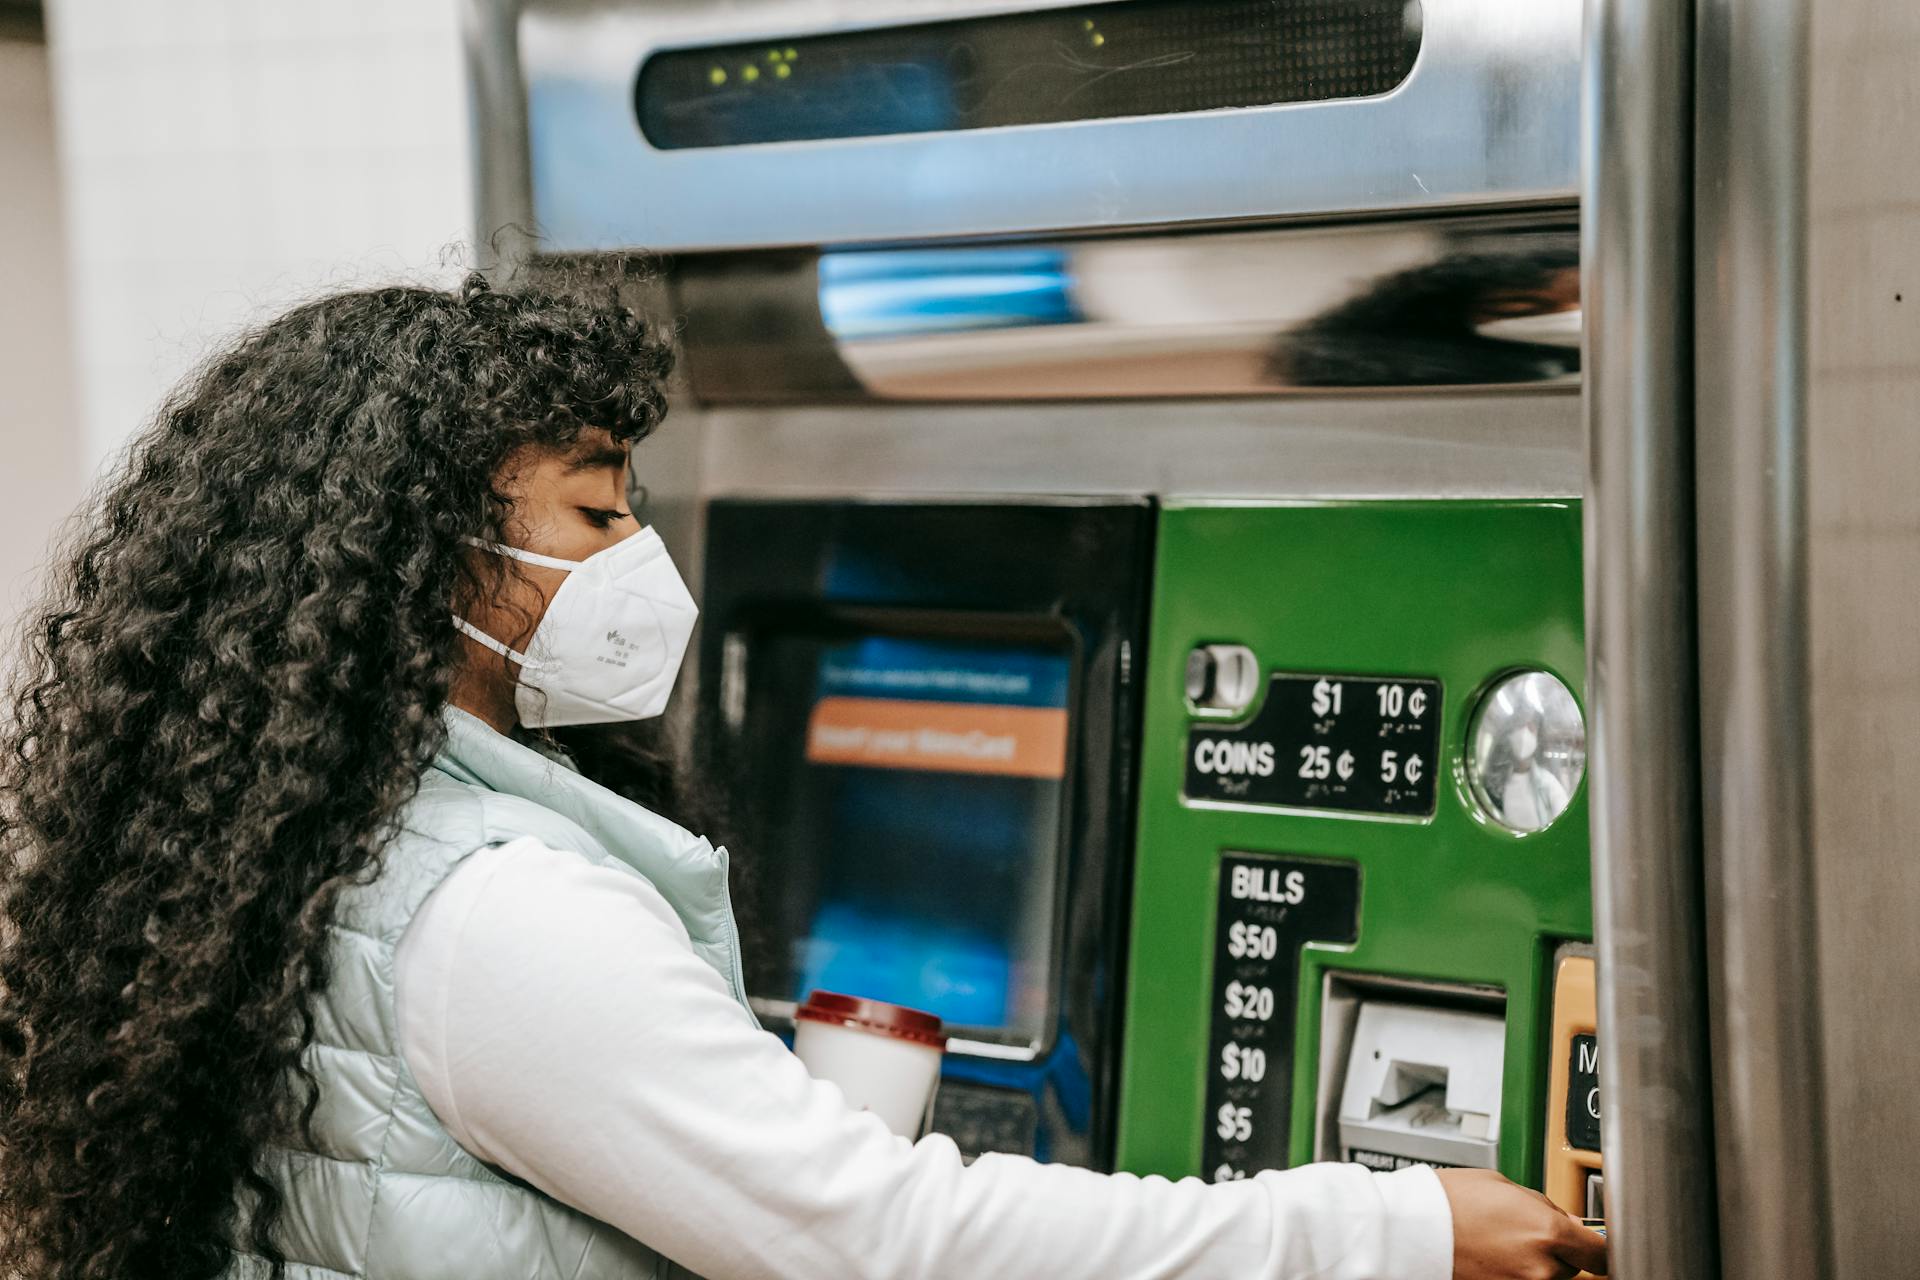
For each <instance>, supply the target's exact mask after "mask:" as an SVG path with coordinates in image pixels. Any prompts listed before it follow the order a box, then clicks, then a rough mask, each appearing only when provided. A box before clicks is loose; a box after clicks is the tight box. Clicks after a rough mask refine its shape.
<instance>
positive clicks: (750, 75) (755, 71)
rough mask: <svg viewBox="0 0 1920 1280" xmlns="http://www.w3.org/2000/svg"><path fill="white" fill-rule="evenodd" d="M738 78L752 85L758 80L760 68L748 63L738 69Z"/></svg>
mask: <svg viewBox="0 0 1920 1280" xmlns="http://www.w3.org/2000/svg"><path fill="white" fill-rule="evenodd" d="M740 78H741V79H742V80H745V81H746V82H747V83H748V84H752V83H753V82H754V81H755V80H758V79H759V78H760V68H758V67H756V66H754V65H753V64H752V63H751V62H749V63H748V64H747V65H746V66H744V67H742V68H740Z"/></svg>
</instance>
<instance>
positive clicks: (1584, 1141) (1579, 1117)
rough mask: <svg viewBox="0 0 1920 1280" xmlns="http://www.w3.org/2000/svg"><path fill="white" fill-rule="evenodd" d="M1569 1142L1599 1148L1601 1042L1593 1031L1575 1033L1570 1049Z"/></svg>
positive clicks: (1585, 1147) (1582, 1147)
mask: <svg viewBox="0 0 1920 1280" xmlns="http://www.w3.org/2000/svg"><path fill="white" fill-rule="evenodd" d="M1567 1055H1568V1061H1567V1145H1568V1146H1570V1147H1576V1148H1578V1149H1579V1150H1581V1151H1598V1150H1599V1149H1600V1045H1599V1042H1598V1041H1597V1040H1595V1039H1594V1038H1593V1037H1592V1036H1590V1035H1582V1036H1575V1037H1574V1038H1573V1047H1572V1048H1571V1049H1569V1050H1568V1051H1567Z"/></svg>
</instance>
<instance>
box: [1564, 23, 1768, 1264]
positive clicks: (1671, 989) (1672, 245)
mask: <svg viewBox="0 0 1920 1280" xmlns="http://www.w3.org/2000/svg"><path fill="white" fill-rule="evenodd" d="M1587 13H1588V20H1587V32H1588V43H1589V53H1588V57H1587V59H1586V64H1587V65H1586V69H1585V74H1586V99H1587V110H1586V112H1585V114H1584V117H1583V120H1584V126H1583V127H1584V130H1585V137H1584V140H1583V142H1584V147H1585V151H1586V163H1585V165H1584V166H1583V172H1584V174H1585V176H1586V188H1585V190H1583V191H1582V193H1581V207H1582V209H1583V210H1584V211H1585V214H1586V223H1585V227H1584V228H1583V230H1584V237H1583V240H1582V244H1581V248H1582V265H1583V267H1584V268H1585V271H1586V277H1585V280H1584V282H1583V284H1582V292H1583V297H1584V303H1585V307H1586V310H1587V313H1588V325H1587V355H1588V358H1589V360H1590V361H1591V367H1590V369H1589V371H1588V375H1587V385H1586V394H1585V401H1586V413H1587V450H1588V453H1587V501H1586V504H1585V506H1584V508H1583V511H1584V515H1585V519H1586V539H1585V552H1586V569H1587V573H1586V579H1587V581H1586V589H1587V611H1586V617H1587V687H1586V698H1587V715H1588V733H1589V738H1590V744H1589V747H1588V750H1589V751H1590V752H1591V754H1592V757H1593V777H1592V780H1591V783H1590V784H1589V797H1590V802H1589V804H1588V814H1589V821H1590V823H1591V826H1592V831H1593V917H1594V920H1593V923H1594V936H1595V938H1596V940H1597V942H1598V945H1599V953H1600V968H1599V972H1600V999H1599V1014H1600V1078H1601V1079H1602V1080H1603V1081H1605V1082H1606V1083H1605V1088H1606V1091H1607V1105H1606V1110H1605V1113H1604V1115H1603V1116H1602V1118H1601V1128H1602V1135H1603V1136H1602V1145H1603V1146H1604V1148H1605V1149H1606V1153H1607V1211H1608V1213H1609V1215H1610V1216H1611V1219H1612V1224H1613V1225H1612V1230H1611V1231H1610V1232H1609V1234H1608V1248H1609V1251H1610V1258H1609V1261H1610V1263H1611V1266H1612V1274H1613V1275H1615V1276H1617V1277H1621V1280H1669V1278H1672V1277H1682V1276H1687V1277H1691V1276H1717V1275H1719V1274H1721V1273H1720V1267H1719V1263H1718V1256H1717V1255H1718V1245H1719V1234H1720V1233H1719V1231H1718V1229H1717V1227H1718V1223H1717V1221H1716V1214H1715V1206H1714V1196H1713V1180H1714V1165H1713V1151H1712V1142H1713V1138H1712V1125H1711V1121H1710V1119H1709V1117H1710V1115H1711V1112H1712V1109H1713V1100H1712V1082H1711V1077H1710V1066H1709V1057H1708V1035H1707V992H1706V982H1705V977H1704V969H1705V955H1706V946H1705V931H1706V930H1705V911H1704V907H1703V903H1702V884H1701V876H1702V860H1701V846H1700V796H1699V777H1700V737H1699V731H1700V730H1699V719H1698V712H1699V706H1700V693H1699V679H1700V670H1699V666H1698V663H1697V655H1696V651H1695V648H1694V643H1693V640H1694V634H1695V633H1694V626H1695V619H1696V616H1697V615H1696V608H1695V594H1694V574H1693V570H1694V543H1693V537H1694V530H1695V518H1694V488H1693V467H1694V439H1693V431H1692V426H1693V415H1694V411H1695V401H1694V388H1693V366H1692V354H1693V336H1694V335H1693V316H1694V297H1693V289H1692V284H1693V271H1694V259H1693V245H1692V234H1691V232H1692V225H1693V204H1692V197H1693V193H1694V190H1695V186H1694V178H1695V174H1694V171H1693V168H1692V164H1691V159H1692V157H1691V154H1690V143H1691V140H1692V136H1693V135H1692V124H1693V72H1694V49H1693V34H1694V24H1693V19H1694V12H1693V5H1692V4H1687V3H1681V4H1675V3H1672V2H1671V0H1589V2H1588V6H1587ZM1768 1211H1769V1212H1770V1211H1771V1207H1769V1210H1768ZM1731 1226H1732V1229H1733V1230H1736V1231H1745V1230H1749V1229H1750V1228H1749V1225H1748V1224H1747V1223H1744V1222H1736V1223H1733V1224H1731ZM1729 1274H1730V1275H1731V1274H1734V1273H1729Z"/></svg>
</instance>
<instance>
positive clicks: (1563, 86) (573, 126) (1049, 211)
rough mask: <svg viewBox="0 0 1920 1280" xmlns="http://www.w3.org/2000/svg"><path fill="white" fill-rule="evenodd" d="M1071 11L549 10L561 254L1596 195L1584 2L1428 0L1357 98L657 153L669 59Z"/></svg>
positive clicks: (533, 70)
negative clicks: (1407, 40) (677, 53)
mask: <svg viewBox="0 0 1920 1280" xmlns="http://www.w3.org/2000/svg"><path fill="white" fill-rule="evenodd" d="M1071 2H1072V0H735V2H734V3H729V4H725V5H717V4H712V3H710V2H708V0H651V2H650V3H646V4H640V3H631V2H630V3H608V2H606V0H593V2H587V0H537V2H535V3H529V4H528V5H527V6H526V7H525V10H524V12H523V14H522V16H521V18H520V20H519V24H518V37H517V47H518V57H519V63H520V66H521V68H522V69H523V73H524V83H525V90H526V103H525V113H526V116H527V121H528V124H527V141H526V150H527V155H528V161H527V163H528V166H529V172H530V174H531V185H532V191H533V201H534V208H535V213H536V216H537V220H538V223H539V232H540V235H541V238H542V241H543V243H544V245H545V247H547V248H549V249H555V250H564V251H573V250H588V249H606V248H624V247H631V246H645V247H648V248H652V249H662V250H665V249H672V250H684V249H713V248H766V247H780V246H792V245H823V244H839V243H876V242H882V241H895V240H913V239H934V238H945V237H956V236H974V235H1003V234H1013V233H1032V232H1039V231H1061V230H1073V229H1091V228H1113V227H1125V226H1145V225H1156V224H1171V223H1191V222H1197V221H1225V220H1234V219H1247V218H1270V217H1277V216H1296V215H1309V214H1326V213H1356V212H1368V211H1383V210H1409V209H1423V210H1424V209H1445V208H1454V207H1459V206H1463V205H1484V204H1489V203H1492V204H1526V203H1532V202H1539V201H1564V200H1566V199H1568V198H1570V197H1571V196H1572V195H1573V193H1574V190H1575V187H1576V185H1577V174H1576V160H1575V158H1576V155H1577V142H1576V139H1577V119H1578V112H1579V102H1578V83H1579V74H1578V65H1579V38H1580V8H1579V3H1578V0H1424V6H1423V9H1424V32H1425V34H1424V43H1423V47H1422V50H1421V53H1420V55H1419V58H1418V61H1417V62H1416V64H1415V66H1414V69H1413V72H1412V73H1411V75H1410V76H1409V77H1408V79H1407V80H1406V81H1405V83H1403V84H1402V85H1401V86H1400V87H1399V88H1398V89H1397V90H1395V91H1393V92H1392V93H1388V94H1385V95H1382V96H1380V97H1377V98H1368V99H1361V100H1354V101H1345V102H1322V103H1306V104H1294V105H1282V106H1274V107H1251V108H1244V109H1239V110H1229V111H1214V112H1197V113H1193V114H1187V115H1161V116H1143V117H1134V118H1128V119H1115V120H1090V121H1075V122H1072V123H1067V124H1057V125H1027V126H1020V127H1013V128H999V129H982V130H972V131H966V132H953V133H930V134H911V135H900V136H892V137H869V138H856V139H847V140H831V141H814V142H794V143H771V144H766V145H759V146H747V147H723V148H714V149H706V150H681V151H658V150H655V149H654V148H652V147H650V146H648V145H647V143H646V141H645V140H644V138H642V136H641V134H640V130H639V127H638V124H637V122H636V120H635V117H634V111H633V84H634V78H635V76H636V74H637V72H638V71H639V68H640V65H641V63H642V62H643V61H644V60H645V59H646V57H647V55H648V54H649V53H650V52H652V51H653V50H656V49H663V48H674V47H684V46H688V45H702V44H707V43H715V42H718V43H727V42H733V41H740V40H753V39H761V38H775V37H781V38H785V37H792V36H799V35H805V34H816V33H824V32H830V31H836V30H846V29H850V28H856V27H878V26H888V25H898V24H901V23H907V22H926V21H935V20H938V19H941V18H952V17H972V16H979V15H983V14H991V13H996V12H1013V11H1022V10H1033V9H1044V8H1053V7H1060V6H1062V5H1063V4H1065V3H1071ZM489 132H490V131H489ZM502 145H509V146H511V145H515V142H514V140H512V139H510V138H507V137H505V136H504V135H503V137H502Z"/></svg>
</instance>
